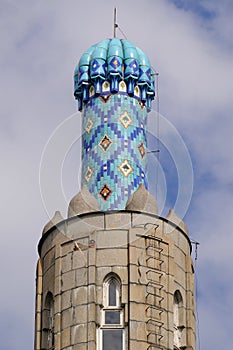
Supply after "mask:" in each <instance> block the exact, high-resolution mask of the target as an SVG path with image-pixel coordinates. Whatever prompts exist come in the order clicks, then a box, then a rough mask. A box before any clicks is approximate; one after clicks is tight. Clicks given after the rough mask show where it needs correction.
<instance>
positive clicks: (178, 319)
mask: <svg viewBox="0 0 233 350" xmlns="http://www.w3.org/2000/svg"><path fill="white" fill-rule="evenodd" d="M173 323H174V349H177V350H178V349H180V346H181V336H182V330H183V329H184V326H183V299H182V295H181V293H180V291H179V290H176V291H175V293H174V302H173Z"/></svg>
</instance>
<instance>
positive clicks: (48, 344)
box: [42, 292, 54, 350]
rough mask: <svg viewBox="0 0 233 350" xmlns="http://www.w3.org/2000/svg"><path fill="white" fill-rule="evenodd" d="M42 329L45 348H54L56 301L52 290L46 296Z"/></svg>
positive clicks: (47, 349)
mask: <svg viewBox="0 0 233 350" xmlns="http://www.w3.org/2000/svg"><path fill="white" fill-rule="evenodd" d="M42 329H43V335H42V347H43V349H45V350H54V302H53V294H52V293H51V292H48V293H47V295H46V298H45V303H44V309H43V326H42Z"/></svg>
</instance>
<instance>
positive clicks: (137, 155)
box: [74, 38, 154, 211]
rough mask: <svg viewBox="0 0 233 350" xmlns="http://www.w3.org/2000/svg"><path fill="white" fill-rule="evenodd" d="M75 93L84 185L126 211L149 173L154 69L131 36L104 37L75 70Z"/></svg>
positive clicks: (103, 204) (107, 204)
mask: <svg viewBox="0 0 233 350" xmlns="http://www.w3.org/2000/svg"><path fill="white" fill-rule="evenodd" d="M74 78H75V92H74V94H75V97H76V98H77V99H78V105H79V110H80V111H82V122H83V130H82V131H83V135H82V140H83V148H82V185H86V186H87V187H88V189H89V191H90V192H91V193H92V194H93V195H94V196H95V197H96V198H97V199H98V201H99V204H100V209H101V210H103V211H105V210H116V209H118V210H120V209H125V205H126V202H127V200H128V198H129V197H130V196H131V195H132V194H133V193H134V192H135V190H136V189H137V188H138V186H139V185H140V184H141V183H142V184H144V185H145V187H146V188H147V177H146V147H147V142H146V127H147V112H148V111H149V110H150V109H151V100H152V99H153V98H154V73H153V70H152V68H151V66H150V62H149V60H148V58H147V56H146V55H145V54H144V53H143V52H142V51H141V50H140V49H139V48H137V47H136V46H135V45H133V44H132V43H131V42H129V41H128V40H120V39H117V38H114V39H108V40H104V41H101V42H100V43H98V44H96V45H93V46H92V47H91V48H90V49H88V50H87V51H86V52H85V53H84V54H83V56H82V57H81V59H80V61H79V63H78V65H77V67H76V69H75V77H74Z"/></svg>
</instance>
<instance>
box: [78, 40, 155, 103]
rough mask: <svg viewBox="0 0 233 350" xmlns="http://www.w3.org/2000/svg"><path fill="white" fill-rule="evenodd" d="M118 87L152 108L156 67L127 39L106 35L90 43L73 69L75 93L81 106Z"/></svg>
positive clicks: (116, 91)
mask: <svg viewBox="0 0 233 350" xmlns="http://www.w3.org/2000/svg"><path fill="white" fill-rule="evenodd" d="M119 90H121V91H122V90H123V91H124V90H125V93H126V94H128V95H129V96H131V97H135V98H137V99H138V100H140V101H141V102H142V103H143V104H145V105H146V106H147V109H148V110H150V109H151V100H153V99H154V95H155V88H154V71H153V69H152V67H151V65H150V62H149V59H148V57H147V56H146V55H145V54H144V52H142V51H141V50H140V49H139V48H138V47H136V46H135V45H134V44H132V43H131V42H130V41H128V40H124V39H118V38H114V39H106V40H103V41H101V42H99V43H98V44H96V45H93V46H91V47H90V48H89V49H88V50H87V51H86V52H85V53H84V54H83V55H82V57H81V59H80V61H79V63H78V65H77V66H76V68H75V72H74V96H75V98H76V99H78V102H79V110H82V106H83V102H84V103H85V102H88V101H89V100H90V98H91V97H94V96H99V95H106V94H115V93H118V91H119Z"/></svg>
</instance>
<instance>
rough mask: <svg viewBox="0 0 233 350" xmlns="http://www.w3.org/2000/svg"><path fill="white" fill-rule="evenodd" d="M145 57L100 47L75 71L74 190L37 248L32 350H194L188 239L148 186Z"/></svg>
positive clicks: (148, 72)
mask: <svg viewBox="0 0 233 350" xmlns="http://www.w3.org/2000/svg"><path fill="white" fill-rule="evenodd" d="M153 77H154V72H153V69H152V68H151V66H150V62H149V60H148V58H147V56H146V55H145V54H144V53H143V52H142V51H141V50H140V49H139V48H138V47H136V46H135V45H133V44H132V43H131V42H129V41H127V40H120V39H117V38H114V39H108V40H104V41H102V42H100V43H98V44H96V45H93V46H92V47H91V48H90V49H88V50H87V51H86V52H85V53H84V54H83V56H82V57H81V59H80V61H79V64H78V65H77V67H76V69H75V92H74V95H75V97H76V99H77V100H78V106H79V110H80V111H81V113H82V125H83V137H82V145H83V146H82V189H81V191H80V192H79V193H78V194H77V195H76V196H74V198H73V199H72V200H71V202H70V204H69V208H68V218H66V219H64V218H63V217H62V216H61V214H60V213H59V212H56V213H55V215H54V217H53V218H52V219H51V221H49V223H48V224H47V225H46V226H45V227H44V230H43V233H42V238H41V239H40V242H39V255H40V258H39V261H38V266H37V284H36V323H35V324H36V326H35V350H52V349H54V350H87V349H88V350H97V349H98V350H110V349H111V350H153V349H154V350H158V349H163V350H174V349H183V350H184V349H188V350H195V349H196V346H195V305H194V304H195V303H194V269H193V263H192V259H191V256H190V253H191V244H190V240H189V238H188V231H187V228H186V226H185V224H184V223H183V221H182V220H181V219H179V218H178V217H177V216H176V214H175V213H174V211H173V210H170V212H169V214H168V215H167V217H161V216H159V215H158V210H157V204H156V201H155V199H154V198H153V196H152V195H151V194H150V193H149V192H148V184H147V172H146V169H147V140H146V126H147V113H148V112H149V111H150V109H151V101H152V100H153V98H154V95H155V92H154V79H153Z"/></svg>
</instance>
